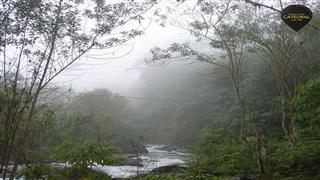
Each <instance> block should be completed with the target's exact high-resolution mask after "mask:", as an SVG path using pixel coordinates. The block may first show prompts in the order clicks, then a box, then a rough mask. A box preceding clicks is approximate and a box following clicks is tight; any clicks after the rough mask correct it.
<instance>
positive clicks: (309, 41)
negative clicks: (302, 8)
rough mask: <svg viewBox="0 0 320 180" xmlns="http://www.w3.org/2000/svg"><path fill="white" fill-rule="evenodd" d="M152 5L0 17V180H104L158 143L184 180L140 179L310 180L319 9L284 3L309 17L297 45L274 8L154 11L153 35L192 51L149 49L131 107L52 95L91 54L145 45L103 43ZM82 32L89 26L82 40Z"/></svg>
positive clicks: (20, 7) (318, 122) (99, 93)
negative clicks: (110, 168)
mask: <svg viewBox="0 0 320 180" xmlns="http://www.w3.org/2000/svg"><path fill="white" fill-rule="evenodd" d="M155 2H156V1H153V0H151V1H146V2H145V3H142V4H138V3H137V2H135V1H128V2H127V1H126V3H124V2H120V3H114V4H113V3H110V4H109V3H106V2H105V1H102V0H97V1H94V2H93V5H94V8H89V9H86V10H85V11H84V12H83V14H80V11H79V10H80V9H81V8H80V9H78V7H79V5H80V4H81V3H83V2H82V1H62V0H59V1H58V0H56V1H53V2H50V1H30V2H27V1H15V0H9V1H5V2H3V3H2V4H1V5H3V7H1V8H0V23H1V25H2V26H0V30H1V31H0V54H1V56H0V61H1V62H3V65H1V71H0V117H1V119H0V125H1V126H0V153H1V154H0V161H1V164H0V169H1V170H2V169H7V168H8V164H9V162H10V163H11V162H14V167H18V165H19V164H26V165H28V168H27V169H25V170H23V172H22V173H23V174H24V175H25V176H26V177H27V178H29V179H36V178H41V177H42V176H43V175H46V176H48V178H49V179H108V178H109V177H107V176H106V175H104V174H103V173H99V172H96V171H94V170H93V169H94V168H93V167H94V166H96V165H102V166H104V165H109V164H114V163H117V162H118V160H119V158H115V157H114V156H113V155H114V154H115V153H118V149H117V148H114V147H113V146H118V145H119V146H120V148H121V149H122V152H124V153H134V154H135V155H136V156H138V155H139V153H140V152H143V150H145V149H144V147H143V146H139V145H141V144H146V143H150V144H160V143H162V144H174V145H177V146H183V147H187V148H190V149H191V147H192V148H193V149H192V150H193V151H192V156H191V157H190V159H189V161H188V170H187V171H183V172H178V173H169V174H154V173H151V174H149V175H145V176H141V177H139V178H141V179H150V180H153V179H219V178H220V177H230V176H232V177H242V176H244V177H252V178H256V179H282V178H293V179H317V178H319V177H320V174H319V172H320V166H319V161H320V79H319V75H320V74H319V72H320V71H319V69H320V36H319V29H318V30H317V27H319V26H320V11H319V9H320V8H319V7H320V3H319V2H316V1H315V2H314V3H313V1H312V2H311V1H309V2H307V1H295V0H292V2H291V3H298V2H299V3H302V4H305V5H307V6H309V7H310V8H311V9H312V10H313V11H314V12H313V13H314V17H313V19H312V21H311V22H310V23H312V24H313V26H306V27H305V28H304V29H302V30H301V31H299V32H294V31H292V30H291V29H289V28H288V27H287V26H286V25H285V24H283V23H281V19H280V18H279V14H278V12H277V11H274V8H273V7H271V6H262V5H260V4H259V3H258V4H257V3H252V2H251V1H245V2H242V3H239V1H237V0H230V1H226V2H217V1H198V2H196V3H195V6H194V8H192V10H191V9H190V8H189V7H188V5H189V4H188V3H189V2H185V1H181V3H180V4H179V5H180V6H179V7H180V8H181V9H182V10H183V12H184V13H183V14H180V11H179V10H180V9H179V8H175V7H173V8H172V7H171V8H170V7H166V10H165V11H163V12H162V11H161V7H159V9H157V10H156V12H155V14H154V15H155V16H156V17H155V18H158V20H159V19H160V20H161V23H162V25H165V24H172V25H175V26H178V27H180V28H181V29H183V30H187V31H189V32H190V33H191V37H190V39H191V38H193V39H192V41H189V39H186V40H183V41H186V42H174V43H173V44H171V45H170V46H169V47H165V48H161V47H154V48H152V49H151V51H150V53H151V55H150V56H148V57H147V58H146V62H147V63H148V64H147V65H146V66H145V68H143V69H142V70H141V77H140V79H139V81H138V82H137V83H136V84H135V85H134V87H133V88H132V89H131V91H130V93H128V94H127V95H126V96H128V97H124V96H121V95H119V94H116V93H113V92H110V91H109V90H107V89H95V90H92V91H87V92H82V93H76V92H73V89H64V88H62V87H53V86H49V83H50V82H51V81H52V80H53V79H54V78H55V77H56V76H57V75H59V74H60V73H62V72H63V71H64V70H65V69H67V68H68V67H69V66H71V64H73V63H74V62H75V61H76V60H77V59H78V58H80V57H81V56H82V55H84V54H85V53H86V52H87V51H89V50H90V49H91V48H93V47H99V48H111V47H114V46H118V45H121V44H123V43H124V42H126V41H128V40H129V39H132V38H134V37H135V36H137V35H140V34H141V33H142V32H141V31H140V30H137V29H132V30H126V31H119V33H116V34H118V35H119V36H118V35H112V34H111V31H113V29H115V28H117V27H119V26H122V25H124V24H125V23H126V22H127V21H129V20H137V21H138V22H140V21H142V20H143V18H142V17H141V15H140V14H138V13H143V12H144V11H145V10H146V9H148V8H149V7H151V6H152V5H154V4H155ZM280 3H282V2H281V1H280ZM250 4H251V5H252V4H253V5H254V7H251V6H250ZM184 5H185V6H184ZM277 6H278V5H277ZM260 8H261V9H260ZM276 8H280V7H276ZM178 9H179V10H178ZM135 11H138V13H137V12H135ZM187 12H188V13H187ZM161 13H163V14H161ZM176 16H180V17H181V18H180V17H179V18H177V17H176ZM183 17H185V22H184V18H183ZM213 17H215V18H213ZM82 18H87V19H89V20H91V21H93V22H95V23H96V24H95V25H96V26H94V27H92V29H91V31H89V32H90V33H89V34H88V33H87V34H86V33H85V34H83V33H82V31H81V30H82V24H81V23H80V20H82ZM170 20H175V21H173V22H171V21H170ZM176 21H177V22H176ZM89 30H90V29H89ZM98 40H101V41H98ZM35 45H37V46H38V45H39V46H41V47H40V48H34V47H35ZM7 46H12V47H16V49H17V52H16V53H8V52H9V51H8V52H7V54H9V56H11V54H20V56H18V57H16V55H12V57H7V55H6V54H5V53H6V51H7V49H8V47H7ZM12 49H13V48H12ZM70 50H71V51H70ZM2 55H3V56H2ZM9 61H10V62H9ZM11 63H12V64H11ZM43 64H45V66H44V65H43ZM150 64H151V65H150ZM154 64H161V65H163V66H152V65H154ZM20 65H21V66H20ZM22 67H24V68H22ZM8 69H9V70H8ZM22 74H23V75H22ZM24 74H26V75H24ZM2 77H4V79H3V78H2ZM49 87H50V88H52V89H53V90H51V89H50V88H49ZM47 88H48V90H47ZM45 90H47V91H45ZM62 94H64V95H63V96H62ZM105 141H108V142H110V144H109V143H106V142H105ZM134 141H136V142H134ZM138 141H139V142H138ZM61 142H62V143H61ZM67 142H69V143H67ZM138 146H139V147H138ZM22 147H23V148H22ZM130 147H131V150H129V149H130ZM138 151H139V152H138ZM48 155H49V156H50V158H48ZM137 161H138V159H137ZM51 162H60V163H64V164H66V165H70V167H64V168H62V169H57V168H55V167H52V166H49V165H48V163H51ZM30 164H33V165H30ZM4 172H7V171H4ZM12 172H13V173H12V174H13V175H14V171H12ZM3 176H6V174H5V173H4V174H3Z"/></svg>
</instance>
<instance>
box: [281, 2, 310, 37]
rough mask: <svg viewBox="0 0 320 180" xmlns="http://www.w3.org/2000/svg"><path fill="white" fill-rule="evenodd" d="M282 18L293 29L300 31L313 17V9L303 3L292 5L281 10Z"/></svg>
mask: <svg viewBox="0 0 320 180" xmlns="http://www.w3.org/2000/svg"><path fill="white" fill-rule="evenodd" d="M281 18H282V20H283V21H284V22H285V23H286V24H287V25H288V26H289V27H291V28H292V29H293V30H295V31H299V30H300V29H302V28H303V27H304V26H305V25H306V24H308V22H309V21H310V20H311V18H312V11H311V10H310V9H309V8H307V7H306V6H303V5H290V6H288V7H286V8H284V9H283V10H282V12H281Z"/></svg>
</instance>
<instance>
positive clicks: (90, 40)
mask: <svg viewBox="0 0 320 180" xmlns="http://www.w3.org/2000/svg"><path fill="white" fill-rule="evenodd" d="M155 3H156V1H153V0H151V1H145V2H141V3H138V2H133V1H128V2H119V3H112V4H110V3H106V2H105V1H103V0H94V1H92V2H89V4H85V3H84V1H81V0H74V1H63V0H55V1H38V0H32V1H25V0H8V1H2V2H1V3H0V6H1V8H0V56H1V58H0V62H1V72H0V73H1V76H0V77H1V79H0V80H1V89H2V90H3V92H4V95H5V97H7V98H6V103H5V104H4V108H3V114H4V116H3V117H4V118H3V119H2V122H1V134H3V136H1V138H2V139H1V147H2V148H1V169H3V172H4V173H3V178H5V177H6V170H7V166H8V163H9V160H13V161H15V168H14V170H13V171H12V173H11V178H13V176H14V174H15V169H16V167H17V165H18V164H19V163H21V162H17V159H18V157H19V156H20V154H21V152H20V151H15V150H17V149H20V150H23V146H24V144H25V142H26V140H27V138H28V137H29V133H30V129H31V124H32V123H31V121H32V119H33V116H34V114H35V113H36V111H37V102H38V100H39V96H40V94H41V92H42V91H43V90H44V89H45V88H47V87H48V85H49V83H50V82H51V81H52V80H53V79H54V78H56V77H57V76H58V75H59V74H61V73H62V72H64V71H66V70H68V69H70V68H71V66H72V64H74V63H75V62H76V61H78V60H79V59H80V58H81V57H82V56H83V55H84V54H86V53H87V52H88V51H89V50H91V49H92V48H101V49H102V48H112V47H115V46H120V45H121V44H122V43H124V42H126V41H128V40H129V39H132V38H134V37H135V36H137V35H140V34H141V33H142V31H140V30H138V29H129V30H124V31H120V30H119V28H120V27H123V26H124V25H125V24H126V23H127V22H129V21H141V20H142V14H143V13H144V12H146V11H147V10H148V9H150V8H151V7H152V6H153V5H154V4H155ZM86 6H87V8H85V7H86ZM114 31H118V33H116V34H113V32H114Z"/></svg>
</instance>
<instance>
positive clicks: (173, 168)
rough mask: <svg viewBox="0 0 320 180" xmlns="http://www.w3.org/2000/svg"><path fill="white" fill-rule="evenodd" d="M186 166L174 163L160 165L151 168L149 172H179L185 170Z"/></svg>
mask: <svg viewBox="0 0 320 180" xmlns="http://www.w3.org/2000/svg"><path fill="white" fill-rule="evenodd" d="M186 169H187V167H185V166H182V165H179V164H174V165H168V166H161V167H157V168H155V169H153V170H152V171H151V173H170V172H179V171H182V170H186Z"/></svg>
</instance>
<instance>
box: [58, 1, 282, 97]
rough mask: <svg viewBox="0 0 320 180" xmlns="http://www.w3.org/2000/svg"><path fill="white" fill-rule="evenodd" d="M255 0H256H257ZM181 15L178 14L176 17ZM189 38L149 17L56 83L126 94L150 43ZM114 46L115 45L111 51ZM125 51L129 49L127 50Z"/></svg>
mask: <svg viewBox="0 0 320 180" xmlns="http://www.w3.org/2000/svg"><path fill="white" fill-rule="evenodd" d="M161 2H165V4H162V5H161V7H162V8H163V7H165V6H166V5H168V2H175V1H168V0H164V1H161ZM186 2H188V3H190V4H189V5H190V6H192V7H194V4H195V3H194V2H197V1H186ZM256 2H259V1H258V0H257V1H256ZM260 2H261V1H260ZM275 2H276V3H278V1H273V0H270V1H265V2H264V3H267V4H268V5H270V4H273V5H276V4H275ZM283 2H287V1H283ZM188 3H183V5H186V6H188ZM175 6H177V5H175ZM155 8H157V7H155ZM155 8H154V9H152V10H151V11H150V12H149V15H148V16H152V14H153V10H155ZM176 9H179V7H178V6H177V8H176ZM191 9H192V8H191ZM180 18H181V17H179V20H180ZM146 19H147V20H146V21H145V22H144V23H143V24H144V26H147V24H149V23H150V20H149V19H148V18H146ZM188 39H189V40H190V39H191V35H190V34H189V33H188V32H187V31H185V30H182V29H180V28H176V27H172V26H170V25H168V26H166V27H161V26H160V25H159V23H157V22H155V21H152V22H151V24H150V25H149V26H148V28H147V29H146V31H145V33H144V35H142V36H139V37H137V38H135V39H133V40H131V41H129V42H128V43H127V45H125V46H123V47H122V48H120V49H117V50H116V52H115V53H114V54H111V51H110V50H100V51H91V52H89V57H84V58H82V61H86V62H87V63H91V64H96V65H92V66H81V68H78V67H74V68H73V70H69V71H67V72H65V73H64V74H62V76H60V77H59V78H57V79H56V81H55V82H58V85H62V86H66V87H68V88H69V87H72V88H73V89H75V90H76V91H78V92H79V91H87V90H92V89H94V88H107V89H110V90H112V91H115V92H119V93H122V94H128V91H130V87H132V85H133V84H134V83H136V82H137V81H138V80H139V76H140V71H139V70H138V69H135V68H136V66H137V61H139V62H142V61H144V58H145V57H146V56H148V55H149V50H150V49H151V48H152V47H154V46H160V47H167V46H169V45H170V44H171V43H173V42H185V41H187V40H188ZM114 50H115V49H113V50H112V51H114ZM128 52H130V53H129V54H127V53H128ZM108 53H109V54H108ZM123 54H127V55H125V56H123V57H121V58H116V59H113V60H110V59H107V58H111V57H118V56H121V55H123ZM92 56H94V57H95V58H99V59H93V58H91V57H92ZM98 64H100V65H98Z"/></svg>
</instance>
